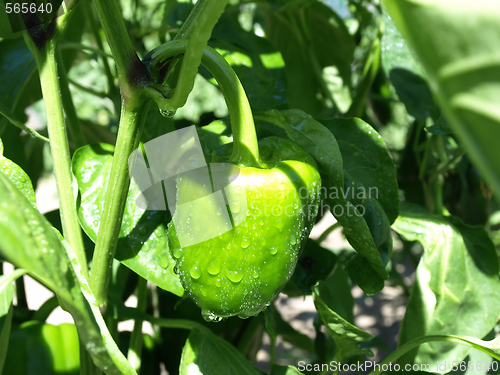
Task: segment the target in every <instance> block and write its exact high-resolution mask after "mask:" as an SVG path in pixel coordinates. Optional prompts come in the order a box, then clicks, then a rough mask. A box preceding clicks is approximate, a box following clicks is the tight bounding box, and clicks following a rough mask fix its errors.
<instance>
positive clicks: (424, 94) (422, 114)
mask: <svg viewBox="0 0 500 375" xmlns="http://www.w3.org/2000/svg"><path fill="white" fill-rule="evenodd" d="M389 79H390V80H391V82H392V84H393V85H394V88H395V89H396V92H397V94H398V97H399V100H400V101H401V102H402V103H403V104H404V105H405V107H406V111H407V112H408V113H409V114H410V115H412V116H413V117H415V118H416V119H417V120H425V119H426V118H427V117H434V116H436V114H437V113H439V108H438V107H437V106H436V104H435V103H434V99H433V98H432V94H431V90H430V88H429V86H428V85H427V82H425V80H424V79H423V78H422V77H421V76H420V75H418V74H415V73H412V72H410V71H409V70H406V69H400V68H394V69H392V70H391V71H390V73H389Z"/></svg>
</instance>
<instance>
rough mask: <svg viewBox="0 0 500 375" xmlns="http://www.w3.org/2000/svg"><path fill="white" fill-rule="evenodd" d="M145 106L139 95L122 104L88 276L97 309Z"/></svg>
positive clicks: (101, 301) (104, 297)
mask: <svg viewBox="0 0 500 375" xmlns="http://www.w3.org/2000/svg"><path fill="white" fill-rule="evenodd" d="M148 108H149V102H148V100H147V99H146V98H145V97H144V96H142V95H138V96H137V97H132V98H130V99H129V100H128V101H127V102H126V103H124V105H123V107H122V113H121V117H120V126H119V130H118V138H117V141H116V149H115V154H114V156H113V163H112V165H111V173H110V178H109V183H108V185H107V187H106V193H105V198H104V209H103V212H102V215H101V224H100V226H99V233H98V236H97V241H96V244H95V250H94V257H93V260H92V270H91V275H90V285H91V287H92V290H93V292H94V294H95V297H96V300H97V303H98V304H99V307H100V308H101V311H103V310H105V307H106V300H107V294H108V286H109V280H110V277H111V267H112V265H113V259H114V256H115V251H116V245H117V242H118V235H119V233H120V227H121V222H122V217H123V213H124V211H125V203H126V200H127V194H128V189H129V186H130V178H129V173H128V158H129V156H130V154H131V153H132V151H133V150H134V149H135V148H137V146H138V144H139V139H140V134H141V129H142V125H143V124H144V121H145V119H146V115H147V112H148Z"/></svg>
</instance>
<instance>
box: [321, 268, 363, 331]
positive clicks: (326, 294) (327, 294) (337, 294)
mask: <svg viewBox="0 0 500 375" xmlns="http://www.w3.org/2000/svg"><path fill="white" fill-rule="evenodd" d="M316 289H317V290H318V291H319V294H320V295H321V299H322V300H323V301H324V302H325V304H326V305H327V306H328V307H330V308H331V309H332V310H333V311H335V312H336V313H337V314H339V315H340V317H342V318H343V319H345V320H346V321H347V322H349V323H354V313H353V311H354V298H353V297H352V294H351V284H350V282H349V277H347V274H346V273H345V271H344V270H343V269H342V267H341V266H340V265H338V266H337V268H335V271H334V272H333V274H332V275H331V276H330V277H329V278H328V279H326V280H325V281H323V282H321V283H318V286H317V288H316Z"/></svg>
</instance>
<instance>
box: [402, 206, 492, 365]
mask: <svg viewBox="0 0 500 375" xmlns="http://www.w3.org/2000/svg"><path fill="white" fill-rule="evenodd" d="M393 228H394V230H395V231H396V232H398V233H399V234H400V235H402V236H403V237H404V238H406V239H407V240H409V241H419V242H421V243H422V246H423V247H424V254H423V256H422V258H421V260H420V262H419V264H418V267H417V271H416V276H415V284H414V286H413V290H412V294H411V296H410V299H409V301H408V305H407V309H406V313H405V317H404V319H403V323H402V326H401V332H400V339H399V345H402V344H404V343H406V342H408V341H410V340H412V339H415V338H418V337H421V336H425V335H440V334H448V335H461V336H472V337H478V338H482V337H484V336H485V335H486V334H487V333H488V332H490V331H491V329H492V328H493V327H494V326H495V324H496V322H497V320H498V315H499V314H500V300H499V299H498V295H499V294H500V276H499V264H498V255H497V253H496V250H495V247H494V245H493V243H492V242H491V240H490V239H489V237H488V235H487V233H486V231H485V230H484V228H482V227H480V226H476V227H473V226H468V225H465V224H463V223H462V222H461V221H460V220H459V219H457V218H455V217H452V216H450V217H444V216H438V215H432V214H430V213H428V212H426V211H425V210H423V209H422V208H420V207H419V206H410V205H405V206H403V208H402V210H401V214H400V217H399V218H398V219H397V221H396V222H395V224H394V225H393ZM469 351H470V349H469V348H467V347H465V346H461V345H459V346H457V345H454V344H444V343H426V344H423V345H421V346H420V347H419V348H418V349H416V350H413V351H411V352H409V353H408V354H406V355H405V356H403V357H402V361H403V362H405V363H411V362H412V361H413V359H415V362H416V363H435V362H436V361H440V362H442V361H447V363H448V364H451V361H453V360H455V361H457V360H462V359H463V358H465V356H466V355H467V354H468V352H469Z"/></svg>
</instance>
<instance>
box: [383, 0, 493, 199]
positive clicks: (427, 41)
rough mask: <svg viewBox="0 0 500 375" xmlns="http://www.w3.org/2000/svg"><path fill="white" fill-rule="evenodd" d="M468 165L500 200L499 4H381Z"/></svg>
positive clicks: (440, 0)
mask: <svg viewBox="0 0 500 375" xmlns="http://www.w3.org/2000/svg"><path fill="white" fill-rule="evenodd" d="M384 4H385V5H386V7H387V10H388V12H389V14H390V15H391V17H392V19H393V20H394V22H395V24H396V26H397V27H398V29H399V30H400V31H401V34H402V35H403V36H404V37H405V39H406V40H407V41H408V44H409V45H410V47H411V48H412V50H413V51H414V52H415V54H416V56H417V57H418V59H419V61H420V63H421V64H422V67H423V68H424V70H425V72H426V74H427V76H428V78H429V83H430V86H431V89H432V90H433V92H434V94H435V96H436V98H437V101H438V103H439V105H440V107H441V108H442V110H443V111H444V113H445V115H446V118H447V119H448V120H449V122H450V124H451V126H452V129H453V131H454V132H455V133H456V134H457V136H458V137H459V138H460V140H461V141H462V142H463V144H464V146H465V148H466V150H467V151H468V153H469V155H470V157H471V159H472V161H473V162H474V163H475V165H476V166H477V168H478V169H479V170H480V171H481V172H482V173H483V174H484V178H485V180H486V181H487V182H488V183H489V184H490V185H491V187H492V188H493V191H494V192H495V193H496V195H497V196H500V163H498V160H500V148H499V147H498V145H497V140H498V139H500V111H499V106H498V98H499V97H500V57H499V53H498V51H499V50H500V26H499V23H498V19H499V18H500V3H499V2H497V1H490V0H478V1H474V2H472V1H463V0H462V1H459V2H457V1H454V0H435V1H428V0H411V1H410V0H384Z"/></svg>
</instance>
